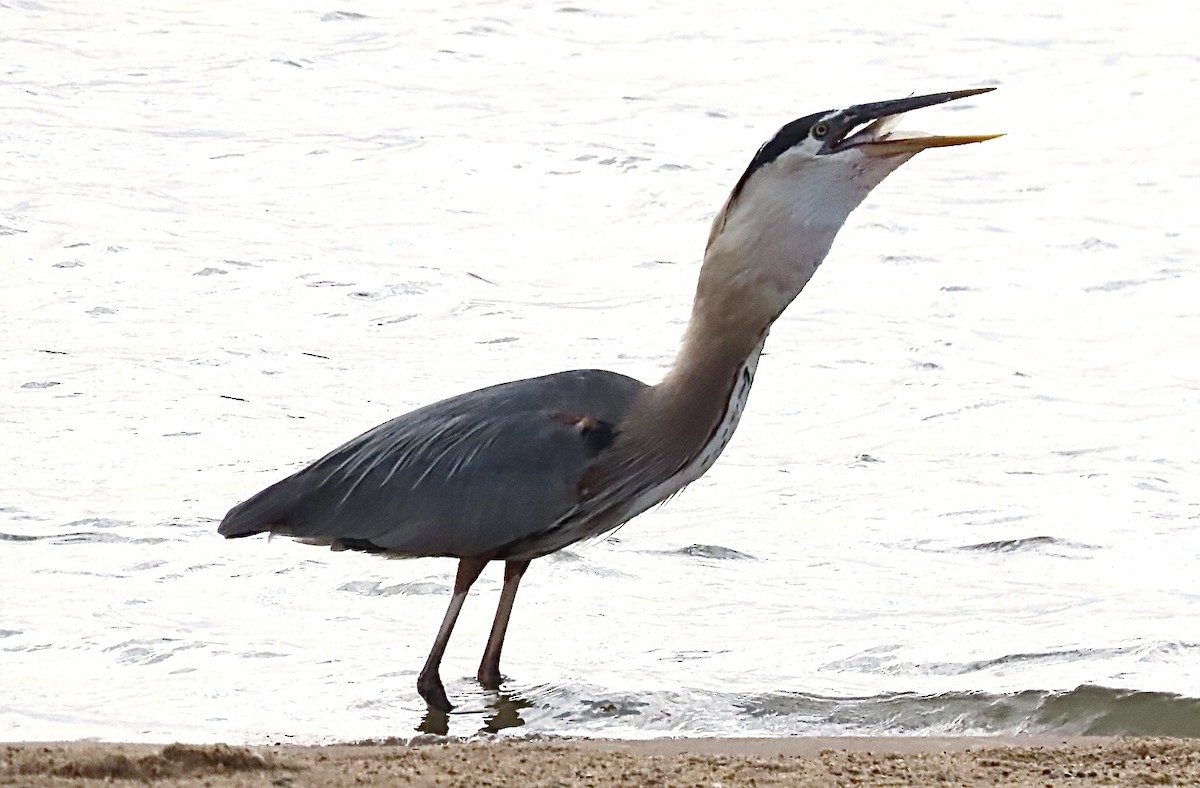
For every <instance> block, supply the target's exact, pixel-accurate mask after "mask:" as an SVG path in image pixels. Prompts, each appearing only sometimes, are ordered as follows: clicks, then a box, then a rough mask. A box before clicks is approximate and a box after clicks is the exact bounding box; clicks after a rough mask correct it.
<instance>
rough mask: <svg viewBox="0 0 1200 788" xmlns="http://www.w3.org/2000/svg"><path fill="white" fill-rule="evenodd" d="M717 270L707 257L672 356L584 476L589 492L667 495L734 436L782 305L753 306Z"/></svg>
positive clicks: (697, 473)
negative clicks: (660, 377) (667, 367)
mask: <svg viewBox="0 0 1200 788" xmlns="http://www.w3.org/2000/svg"><path fill="white" fill-rule="evenodd" d="M713 273H714V271H713V269H712V268H710V266H709V262H708V261H706V263H705V266H704V269H702V271H701V276H700V283H699V285H698V286H697V289H696V299H695V302H694V303H693V305H692V316H691V319H690V320H689V321H688V327H687V331H686V332H685V334H684V340H683V345H682V347H681V348H680V351H679V354H678V355H677V356H676V358H675V362H674V364H672V366H671V369H670V370H669V371H668V372H667V374H666V376H665V377H664V378H663V380H662V382H660V383H658V384H657V385H655V386H651V387H650V388H648V389H646V390H645V391H644V392H643V393H642V395H641V396H639V397H638V399H637V400H635V401H634V403H633V404H632V405H631V406H630V409H629V412H628V413H627V414H626V416H625V418H623V419H622V420H621V423H620V424H619V425H618V437H617V440H616V441H615V442H614V444H613V446H612V447H611V448H610V449H609V450H608V452H606V454H605V456H604V458H603V459H602V460H601V461H600V463H599V464H597V465H596V466H594V467H593V468H592V469H591V471H590V472H589V473H588V475H587V476H585V478H584V481H583V483H582V485H581V487H582V490H581V491H582V492H583V494H584V496H585V497H592V496H595V495H601V496H605V495H606V494H612V495H613V497H614V498H619V497H622V496H621V494H622V493H623V494H628V493H629V492H630V491H631V488H632V489H633V490H638V491H643V490H647V489H651V488H655V489H659V488H661V489H662V491H663V492H664V493H665V494H664V495H662V497H661V498H659V499H658V500H662V499H663V498H666V497H667V496H669V495H671V494H673V493H674V492H677V491H678V490H679V489H681V488H682V487H683V486H684V485H686V484H689V483H690V482H692V481H694V480H695V479H696V478H698V477H699V476H700V475H701V474H702V473H704V471H706V470H708V468H709V467H710V466H711V465H712V463H713V462H714V461H716V459H717V456H718V455H720V453H721V451H722V450H723V449H724V448H725V444H726V443H728V441H729V438H730V436H731V435H732V434H733V430H734V429H735V428H736V426H737V421H738V417H739V416H740V415H741V410H742V408H743V406H744V405H745V402H746V397H747V395H748V394H749V390H750V384H751V383H752V382H753V379H754V372H755V368H756V367H757V364H758V357H759V354H760V353H761V352H762V348H763V343H764V341H765V340H766V336H767V331H768V330H769V329H770V327H771V324H772V323H773V322H774V320H775V318H776V317H777V316H778V312H777V311H772V312H763V311H762V310H755V309H753V308H747V307H748V306H751V304H752V302H751V304H747V300H746V298H745V295H746V294H745V293H739V292H738V289H739V288H737V287H731V286H729V284H728V283H724V284H722V283H721V282H719V281H717V280H718V279H719V277H717V276H713V275H712V274H713ZM657 502H658V501H657V500H656V501H651V502H650V503H649V504H647V505H653V504H654V503H657Z"/></svg>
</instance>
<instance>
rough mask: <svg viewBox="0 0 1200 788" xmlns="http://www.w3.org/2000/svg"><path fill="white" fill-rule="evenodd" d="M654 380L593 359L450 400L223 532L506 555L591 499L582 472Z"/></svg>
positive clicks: (299, 479)
mask: <svg viewBox="0 0 1200 788" xmlns="http://www.w3.org/2000/svg"><path fill="white" fill-rule="evenodd" d="M645 388H646V386H645V384H643V383H641V382H639V381H637V380H634V379H633V378H630V377H627V376H625V375H619V374H617V373H614V372H606V371H603V370H594V369H589V370H574V371H571V372H560V373H557V374H554V375H547V376H544V377H539V378H529V379H526V380H518V381H514V382H512V383H503V384H500V385H498V386H492V387H490V388H485V389H480V390H478V391H473V392H470V393H467V394H462V395H459V396H456V397H452V398H450V399H446V400H442V401H441V402H437V403H434V404H432V405H428V406H426V407H423V408H419V409H418V410H414V411H412V412H410V413H407V414H405V415H403V416H400V417H399V418H396V419H393V420H392V421H389V422H387V423H385V424H381V425H380V426H378V427H376V428H375V429H373V430H370V431H369V432H366V433H364V434H362V435H360V436H359V437H357V438H355V439H353V440H351V441H349V442H348V443H346V444H344V445H343V446H341V447H340V448H338V449H335V450H334V451H333V452H330V453H329V454H327V455H326V456H325V457H322V458H321V459H320V460H318V461H316V462H315V463H313V464H312V465H310V466H308V467H307V468H304V469H303V470H301V471H299V472H298V473H296V474H294V475H292V476H290V477H288V478H287V479H284V480H283V481H281V482H278V483H277V484H275V485H272V486H271V487H268V488H267V489H266V490H263V491H262V492H260V493H258V494H257V495H255V496H253V497H252V498H250V499H249V500H247V501H245V502H243V503H241V504H238V505H237V506H235V507H234V508H233V509H232V510H230V512H229V514H228V515H226V517H225V519H224V521H223V522H222V523H221V527H220V533H221V534H223V535H224V536H227V537H237V536H249V535H251V534H255V533H261V532H263V531H272V532H275V533H282V534H287V535H291V536H296V537H301V538H304V539H307V540H310V541H316V542H322V543H329V544H332V545H333V546H335V547H341V548H350V549H360V550H373V551H386V552H388V553H392V554H396V555H413V556H416V555H423V556H430V555H445V556H459V557H464V556H478V555H491V556H493V557H496V558H504V557H505V554H506V552H507V551H509V550H510V549H513V548H515V546H516V545H519V544H520V543H521V542H523V541H527V540H530V539H536V538H537V536H538V535H539V534H541V533H544V532H545V531H546V530H548V529H550V528H551V527H552V526H553V525H554V524H555V523H556V522H557V521H558V520H559V519H560V518H561V517H563V515H565V514H566V513H567V512H569V511H570V510H571V509H572V508H573V507H574V506H575V505H576V504H577V503H578V502H579V491H578V483H579V479H580V477H581V476H582V475H583V473H584V472H585V470H586V469H587V468H588V466H589V465H590V464H591V463H592V461H593V460H594V459H595V457H596V456H597V455H598V454H599V453H600V452H601V451H603V450H604V449H605V448H607V446H608V444H609V443H611V442H612V439H613V436H614V428H615V426H616V425H617V424H619V423H620V421H621V420H622V418H623V417H624V415H625V413H626V411H627V410H628V409H629V406H630V404H631V403H632V402H633V400H634V398H635V397H636V396H637V395H638V394H639V393H640V392H642V391H643V390H644V389H645Z"/></svg>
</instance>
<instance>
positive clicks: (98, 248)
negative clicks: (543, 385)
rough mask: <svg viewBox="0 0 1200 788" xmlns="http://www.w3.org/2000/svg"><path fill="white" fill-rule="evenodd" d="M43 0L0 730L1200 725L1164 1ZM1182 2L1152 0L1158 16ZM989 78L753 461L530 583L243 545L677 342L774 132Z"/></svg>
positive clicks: (819, 301) (1190, 311)
mask: <svg viewBox="0 0 1200 788" xmlns="http://www.w3.org/2000/svg"><path fill="white" fill-rule="evenodd" d="M680 9H681V7H680V6H677V5H672V4H658V5H651V6H649V7H646V6H644V4H620V3H618V4H615V5H614V4H611V3H610V4H605V5H604V6H603V7H601V6H596V7H592V6H588V5H577V4H558V5H539V4H534V5H529V6H521V7H514V6H513V5H512V4H510V3H462V4H458V5H450V6H446V5H444V4H437V5H435V4H429V5H428V6H427V7H425V8H421V7H418V6H416V5H413V4H409V5H406V7H405V10H404V11H400V10H398V9H397V8H393V7H391V6H388V5H385V4H362V5H355V6H328V7H324V8H322V7H308V8H296V7H295V6H294V4H290V3H282V2H265V1H264V2H249V3H246V2H242V3H231V2H225V3H206V4H200V5H198V4H190V3H179V2H176V3H172V2H165V1H164V2H158V3H146V2H140V1H137V0H134V1H132V2H116V3H107V4H103V5H96V4H93V3H84V2H65V3H57V4H54V5H49V4H46V5H43V4H41V3H39V2H35V1H34V0H17V1H16V2H12V1H10V2H0V18H2V19H3V31H4V32H3V36H4V52H5V57H4V63H5V66H4V69H3V70H2V72H0V90H2V92H3V96H4V104H5V109H4V116H5V121H6V122H5V124H4V126H3V128H2V129H0V156H2V157H3V160H4V161H5V169H4V176H3V178H2V179H0V261H3V265H4V266H5V268H4V270H5V272H6V274H7V275H6V276H5V287H4V288H3V289H0V336H2V337H3V349H4V352H3V353H0V373H2V374H0V380H2V381H3V385H0V436H3V441H4V443H3V445H4V448H5V450H6V456H7V457H8V458H9V459H8V462H6V463H5V466H4V469H3V471H0V577H3V590H4V593H3V595H2V599H0V735H2V736H3V737H5V738H9V739H73V738H77V737H87V736H101V737H106V738H119V739H134V740H146V741H154V740H164V741H165V740H175V739H185V740H214V739H223V740H232V741H278V740H295V741H327V740H345V739H354V738H363V737H384V736H390V735H399V736H407V735H411V734H412V733H413V732H414V731H416V730H418V729H446V730H449V731H450V732H451V733H455V734H470V733H473V732H475V731H478V730H481V729H484V730H499V729H503V730H508V731H510V732H513V731H516V732H537V731H540V732H554V733H571V734H594V735H605V736H618V737H641V736H655V735H663V734H715V735H754V734H809V733H911V734H922V733H926V734H928V733H967V732H971V733H977V732H996V733H1001V732H1003V733H1011V732H1022V731H1029V732H1061V733H1175V734H1190V735H1198V734H1200V709H1198V706H1197V705H1198V703H1200V700H1197V699H1200V668H1198V667H1197V666H1198V665H1200V612H1197V611H1200V604H1198V603H1200V590H1198V585H1197V581H1196V578H1197V577H1200V558H1198V557H1200V528H1198V525H1200V486H1198V484H1197V478H1200V477H1198V473H1197V472H1198V470H1200V448H1197V447H1198V446H1200V436H1198V435H1197V426H1196V425H1197V423H1198V422H1197V418H1196V413H1197V406H1198V405H1200V374H1198V372H1197V370H1198V369H1200V356H1197V352H1196V348H1197V346H1198V345H1200V319H1198V318H1200V314H1198V308H1197V303H1200V275H1198V270H1197V263H1196V260H1197V259H1198V253H1200V246H1198V243H1197V233H1196V230H1197V220H1196V214H1195V212H1194V210H1193V208H1192V204H1193V202H1194V196H1195V194H1196V189H1197V184H1198V183H1200V180H1198V179H1200V152H1198V150H1197V148H1196V146H1195V145H1193V144H1190V142H1189V140H1191V139H1192V138H1193V137H1194V129H1195V127H1196V124H1197V122H1200V115H1198V114H1197V113H1198V111H1200V110H1198V109H1197V107H1196V106H1195V103H1194V102H1188V101H1185V100H1182V98H1181V97H1184V96H1189V95H1192V96H1194V95H1195V94H1196V91H1197V87H1198V82H1200V79H1198V77H1200V58H1198V57H1197V55H1196V54H1195V48H1194V42H1193V41H1192V36H1191V35H1190V32H1191V31H1190V30H1185V29H1184V28H1185V27H1186V26H1184V25H1180V24H1179V23H1178V20H1177V19H1176V18H1175V17H1174V15H1173V14H1169V13H1168V10H1169V9H1167V8H1166V7H1165V6H1163V7H1161V8H1159V7H1156V6H1145V5H1142V4H1137V5H1135V4H1134V3H1132V2H1117V3H1110V4H1107V5H1106V6H1103V7H1095V8H1090V9H1089V11H1088V13H1087V15H1086V16H1082V15H1080V14H1079V13H1078V12H1077V11H1076V10H1073V7H1072V6H1070V5H1069V4H1066V3H1057V4H1056V3H1050V4H1047V3H1044V2H1038V3H1033V2H1018V3H1015V4H1007V5H997V4H990V5H985V6H979V7H972V8H969V9H968V8H966V7H964V8H963V9H962V10H960V11H945V10H944V9H943V10H939V11H938V12H937V13H930V11H929V9H928V8H925V7H924V6H922V5H921V4H908V5H905V4H900V5H892V6H889V7H887V9H886V10H882V11H880V12H878V13H872V14H871V15H870V16H866V15H864V14H862V13H861V12H860V11H858V10H857V9H856V7H854V6H852V5H847V6H831V5H829V4H827V3H826V4H813V3H808V4H805V3H800V4H797V3H780V4H778V5H772V4H757V5H754V6H752V7H749V8H747V7H745V5H744V4H732V3H721V2H708V3H700V4H699V5H694V6H692V7H689V10H688V11H687V12H686V13H684V12H682V11H681V10H680ZM1156 9H1157V10H1156ZM977 85H996V86H999V87H1000V88H1001V89H1000V90H999V91H997V92H995V93H992V94H988V95H986V96H982V97H979V98H978V99H973V100H970V101H964V102H958V103H956V104H955V105H953V106H947V107H943V108H936V109H930V110H927V111H922V112H921V113H919V114H917V115H914V116H913V117H912V119H911V120H910V121H909V123H910V125H911V126H912V127H915V128H923V129H926V130H931V131H932V130H936V131H945V132H951V133H952V132H956V131H957V132H990V131H1004V132H1007V133H1008V136H1006V137H1005V138H1003V139H1001V140H998V141H995V142H991V143H988V144H987V145H980V146H973V147H971V148H964V149H957V150H945V151H934V152H930V153H926V154H922V155H921V156H920V157H918V159H916V160H915V161H914V162H912V163H911V164H909V165H906V167H905V168H904V169H903V170H901V171H900V172H899V173H897V174H896V175H894V176H893V177H891V178H890V179H889V180H888V181H887V182H886V183H885V184H884V185H883V186H882V187H880V188H879V189H878V190H877V192H876V193H875V194H874V195H872V197H871V198H870V199H869V200H868V201H867V203H866V204H865V205H864V206H863V207H862V208H861V209H860V210H859V211H857V212H856V213H855V214H854V215H853V216H852V217H851V220H850V222H849V224H848V226H847V227H846V229H845V232H844V233H843V235H842V237H841V238H840V239H839V241H838V244H837V245H836V247H835V248H834V250H833V253H832V254H831V255H830V258H829V260H828V261H827V263H826V265H825V266H823V267H822V269H821V271H820V273H819V275H818V276H817V277H816V279H815V280H814V281H813V282H812V283H811V285H810V286H809V288H808V289H807V290H806V291H805V293H804V294H803V295H802V296H801V298H800V299H799V301H798V302H797V303H796V304H795V305H794V306H793V307H792V309H791V310H790V311H789V312H788V313H787V314H786V315H785V316H784V318H783V319H782V320H781V321H780V322H779V323H778V324H777V326H776V328H775V329H774V331H773V332H772V335H771V340H770V342H769V344H768V346H767V355H766V356H765V357H764V359H763V361H762V364H761V365H760V367H759V376H758V380H757V382H756V384H755V388H754V391H753V393H752V396H751V399H750V404H749V407H748V410H747V412H746V414H745V417H744V418H743V420H742V425H741V427H740V429H739V431H738V433H737V435H736V436H735V437H734V439H733V442H732V443H731V445H730V446H729V448H728V450H727V451H726V453H725V454H724V456H723V457H722V459H721V460H720V462H719V463H718V464H717V465H716V467H714V468H713V470H712V471H711V472H710V473H709V474H708V475H707V476H705V477H704V478H703V479H701V480H700V481H699V482H697V483H696V484H694V485H692V487H690V488H689V489H688V490H687V491H686V492H685V494H683V495H682V496H679V497H677V498H676V499H674V500H672V501H671V502H670V503H669V504H668V505H667V506H664V507H662V508H660V509H656V510H655V511H653V512H651V513H648V514H647V515H645V516H643V517H641V518H639V519H638V520H636V521H635V522H634V523H632V524H630V525H629V526H627V527H626V528H624V529H623V530H621V531H620V532H619V533H618V534H617V535H616V537H614V538H613V539H610V540H608V541H605V542H602V543H599V544H594V545H590V546H586V547H580V548H577V549H572V550H570V551H567V552H565V553H563V554H561V555H558V556H554V557H552V558H548V559H546V560H542V561H538V562H537V563H535V564H534V566H533V568H532V569H531V571H530V572H529V574H528V575H527V576H526V579H525V581H524V583H523V585H522V588H523V590H522V593H521V595H520V598H519V601H518V603H517V609H516V613H515V619H514V623H513V627H512V629H511V631H510V633H509V639H508V643H507V648H506V655H505V662H504V669H505V672H506V673H507V674H509V676H510V677H511V679H510V680H509V681H508V682H507V683H506V684H505V686H504V691H503V693H501V694H499V695H497V694H495V693H488V692H484V691H483V690H481V689H480V688H479V687H478V685H477V684H475V682H474V681H473V679H472V678H471V677H472V676H473V674H474V670H475V667H476V664H477V660H478V658H479V656H480V653H481V651H482V647H483V643H484V640H485V638H486V632H487V627H488V625H489V622H490V617H491V614H492V610H493V608H494V604H495V600H496V596H497V593H498V590H499V585H500V578H499V572H498V571H494V570H489V572H488V573H486V574H485V575H484V577H483V578H482V579H481V580H480V582H479V583H478V584H477V586H476V590H475V593H474V594H473V596H472V598H471V600H470V601H469V602H468V605H467V607H466V608H465V611H464V614H463V617H462V619H461V620H460V622H459V627H458V630H457V632H456V637H455V639H454V640H453V641H452V643H451V647H450V651H449V653H448V655H447V658H446V661H445V663H444V666H443V676H444V678H445V680H446V683H447V688H448V690H449V692H450V695H451V697H452V698H454V699H455V701H456V702H458V703H460V704H461V705H460V708H459V710H458V712H457V713H456V714H454V715H452V716H451V717H450V718H449V719H448V720H443V719H428V718H426V717H425V715H424V705H423V703H422V702H421V701H420V699H419V698H418V697H417V695H416V693H415V689H414V684H415V678H416V672H417V670H418V669H419V668H420V666H421V663H422V661H423V659H424V655H425V652H426V650H427V648H428V646H429V644H430V642H431V640H432V637H433V634H434V632H435V631H436V629H437V625H438V622H439V621H440V619H441V616H442V613H443V610H444V607H445V604H446V602H447V601H448V599H449V591H450V586H451V584H452V572H453V562H451V561H447V560H422V561H383V560H379V559H377V558H373V557H370V556H363V555H350V554H345V553H342V554H331V553H329V552H326V551H322V550H319V549H315V548H311V547H306V546H303V545H297V544H293V543H291V542H289V541H288V540H284V539H276V540H272V541H270V542H269V543H268V542H267V541H266V540H265V539H260V540H248V541H242V542H237V543H227V542H224V541H223V540H221V539H219V538H218V537H217V536H216V535H215V526H216V522H217V521H218V520H219V519H220V517H221V516H222V515H223V514H224V512H225V511H226V509H228V507H229V506H230V505H232V504H233V503H235V502H237V501H238V500H240V499H242V498H244V497H246V496H247V495H249V494H250V493H252V492H254V491H255V490H257V489H259V488H260V487H262V486H264V485H265V484H267V483H269V482H271V481H274V480H275V479H277V478H279V477H280V476H282V475H284V474H286V473H288V472H290V471H292V470H294V469H296V468H298V467H299V466H300V465H302V464H303V463H304V462H306V461H308V460H311V459H313V458H315V457H317V456H320V455H321V454H323V453H324V452H325V451H327V450H329V449H330V448H332V447H334V446H336V445H337V444H339V443H340V442H342V441H343V440H345V439H347V438H349V437H351V436H353V435H355V434H357V433H358V432H360V431H362V430H364V429H366V428H369V427H371V426H373V425H375V424H376V423H378V422H381V421H383V420H385V419H387V418H390V417H391V416H394V415H397V414H399V413H403V412H404V411H406V410H408V409H410V408H413V407H416V406H418V405H421V404H424V403H427V402H430V401H433V400H435V399H437V398H440V397H443V396H447V395H450V394H454V393H457V392H459V391H463V390H467V389H470V388H475V387H479V386H483V385H487V384H490V383H494V382H498V381H502V380H507V379H512V378H514V377H523V376H529V375H535V374H542V373H546V372H551V371H555V370H558V369H565V368H572V367H593V366H595V367H603V368H609V369H615V370H618V371H621V372H625V373H628V374H633V375H637V376H638V377H641V378H642V379H645V380H650V381H653V380H655V379H657V378H658V377H659V376H660V375H661V374H662V372H663V370H664V369H665V368H666V366H667V365H668V364H669V363H670V361H671V359H672V358H673V355H674V352H675V348H676V343H677V341H678V337H679V336H680V333H681V331H682V328H683V321H684V319H685V318H686V315H687V309H688V306H689V302H690V298H691V290H692V287H693V285H694V281H695V276H696V272H697V269H698V264H699V256H700V254H701V252H702V245H703V242H704V239H705V237H706V235H707V223H708V221H709V219H710V218H711V215H712V213H713V212H714V211H715V210H716V209H717V208H718V207H719V205H720V204H721V202H722V200H723V199H724V197H725V194H726V193H727V191H728V189H729V188H730V187H731V186H732V184H733V183H734V182H735V181H736V179H737V176H738V175H739V174H740V172H741V169H742V168H743V167H744V166H745V164H746V162H747V161H748V160H749V158H750V157H751V155H752V154H753V152H754V150H755V149H756V148H757V146H758V145H759V144H761V143H762V141H763V140H765V139H766V138H768V137H769V136H770V135H771V134H772V133H773V132H774V130H775V129H776V128H777V127H778V126H779V125H781V124H782V123H784V122H786V121H788V120H790V119H792V118H794V117H796V116H799V115H802V114H808V113H811V112H815V111H818V110H821V109H825V108H831V107H840V106H845V105H847V104H850V103H856V102H860V101H870V100H877V99H884V98H893V97H898V96H904V95H907V94H909V93H914V92H915V93H921V92H932V91H937V90H947V89H955V88H960V87H969V86H977Z"/></svg>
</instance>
